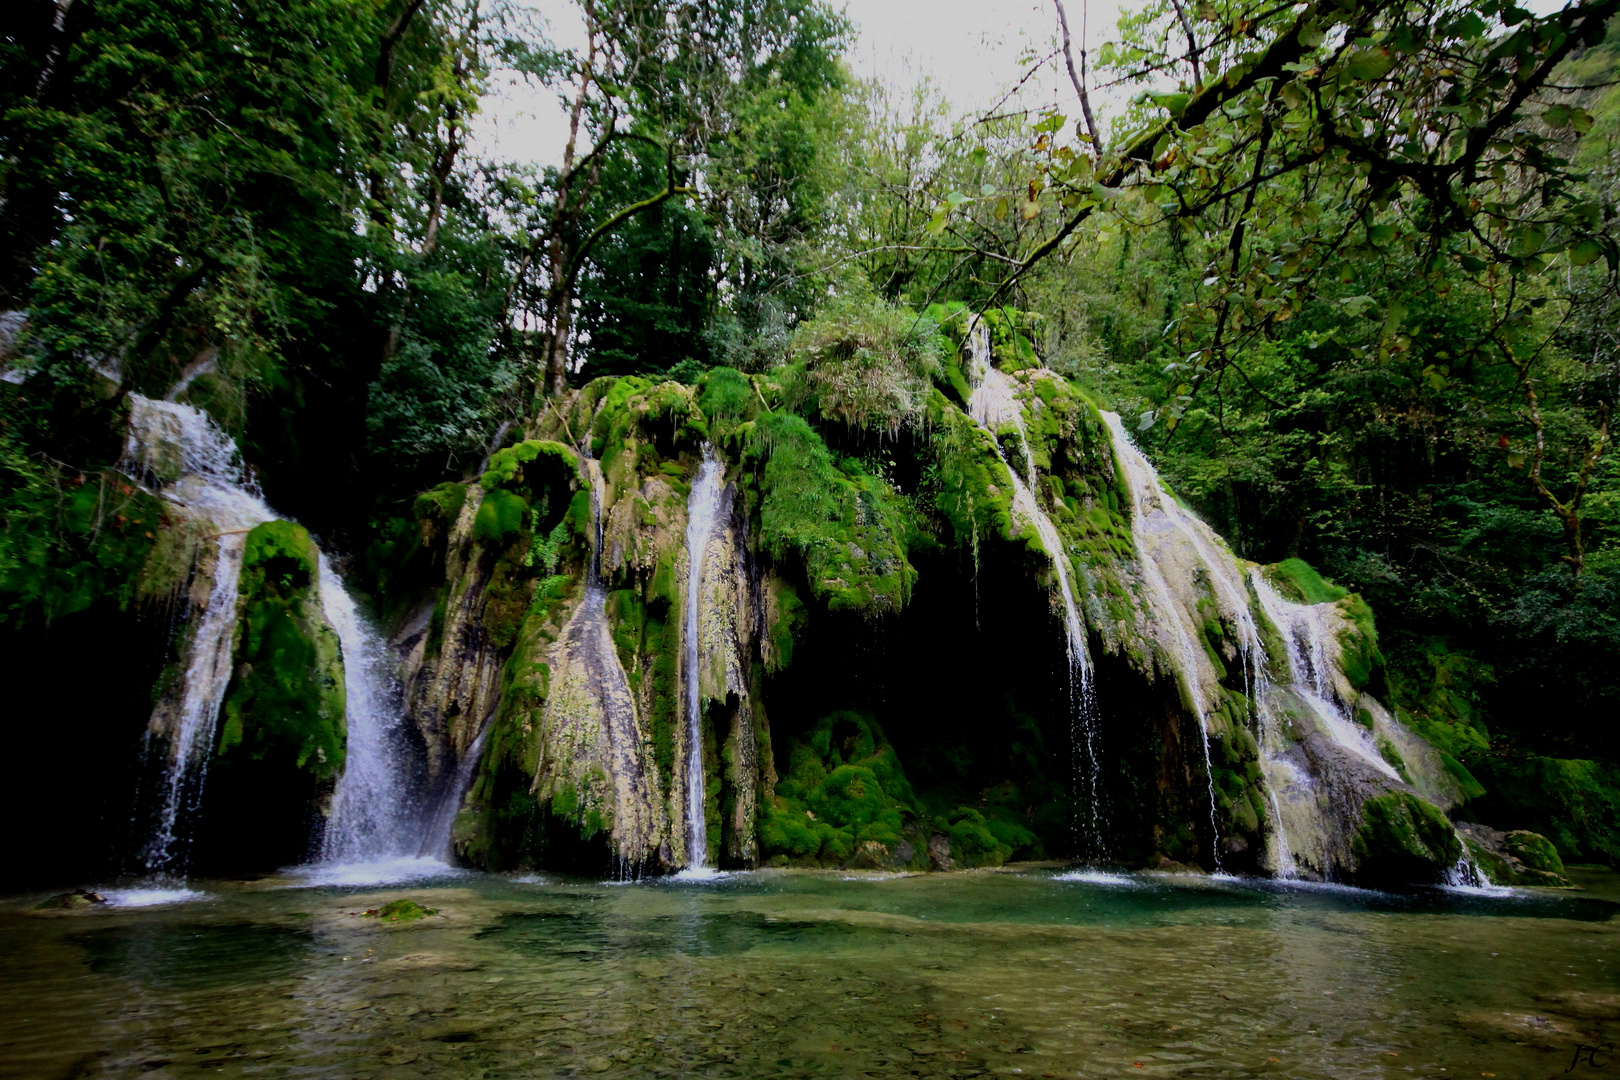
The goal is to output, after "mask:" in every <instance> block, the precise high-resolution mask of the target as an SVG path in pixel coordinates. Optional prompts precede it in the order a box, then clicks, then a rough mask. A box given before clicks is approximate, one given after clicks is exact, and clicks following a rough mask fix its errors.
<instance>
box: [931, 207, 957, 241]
mask: <svg viewBox="0 0 1620 1080" xmlns="http://www.w3.org/2000/svg"><path fill="white" fill-rule="evenodd" d="M950 216H951V210H950V207H948V206H941V207H940V208H939V209H938V210H935V211H934V216H933V217H931V218H929V219H928V235H929V236H938V235H939V234H940V233H942V232H944V231H945V223H946V222H947V221H949V220H950Z"/></svg>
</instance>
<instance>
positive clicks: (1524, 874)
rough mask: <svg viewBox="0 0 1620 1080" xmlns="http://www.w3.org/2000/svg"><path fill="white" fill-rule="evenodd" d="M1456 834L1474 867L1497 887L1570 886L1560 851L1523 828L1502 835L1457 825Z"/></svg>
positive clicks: (1478, 827) (1501, 833) (1487, 829)
mask: <svg viewBox="0 0 1620 1080" xmlns="http://www.w3.org/2000/svg"><path fill="white" fill-rule="evenodd" d="M1457 832H1458V834H1459V835H1461V836H1462V838H1463V843H1464V844H1466V845H1467V847H1468V854H1469V857H1470V858H1471V859H1472V860H1473V863H1474V866H1475V867H1476V868H1477V869H1478V870H1480V871H1481V872H1483V873H1484V875H1485V876H1486V877H1487V878H1489V879H1490V881H1491V883H1492V884H1494V885H1542V886H1551V887H1553V888H1567V887H1568V886H1569V879H1568V878H1566V877H1565V876H1564V862H1563V860H1562V859H1560V858H1559V857H1558V849H1557V848H1556V847H1554V846H1553V843H1552V841H1550V840H1548V839H1547V838H1546V837H1545V836H1542V835H1540V834H1539V833H1533V832H1529V831H1528V830H1524V829H1519V830H1515V831H1514V832H1510V833H1503V832H1499V831H1497V830H1496V829H1492V828H1490V827H1488V826H1485V825H1474V824H1470V823H1463V824H1460V825H1458V826H1457Z"/></svg>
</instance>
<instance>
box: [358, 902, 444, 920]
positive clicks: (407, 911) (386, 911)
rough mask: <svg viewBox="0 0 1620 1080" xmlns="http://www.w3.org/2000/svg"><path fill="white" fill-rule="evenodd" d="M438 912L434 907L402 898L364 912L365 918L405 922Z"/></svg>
mask: <svg viewBox="0 0 1620 1080" xmlns="http://www.w3.org/2000/svg"><path fill="white" fill-rule="evenodd" d="M438 913H439V912H438V910H437V909H436V908H430V907H423V906H422V905H421V904H418V903H417V902H416V901H415V900H409V899H403V900H390V901H388V903H386V904H384V905H383V906H382V907H377V908H372V909H371V910H369V911H367V912H366V913H365V914H366V917H367V918H372V919H377V920H378V921H380V922H385V923H407V922H415V921H417V920H418V919H425V918H427V917H428V916H429V915H437V914H438Z"/></svg>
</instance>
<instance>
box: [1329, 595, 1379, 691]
mask: <svg viewBox="0 0 1620 1080" xmlns="http://www.w3.org/2000/svg"><path fill="white" fill-rule="evenodd" d="M1339 610H1340V611H1341V612H1343V613H1344V615H1345V616H1346V617H1347V618H1348V619H1349V622H1350V625H1348V626H1346V627H1345V628H1344V629H1343V630H1340V631H1339V666H1340V668H1341V669H1342V670H1343V671H1344V677H1345V678H1346V679H1349V680H1350V685H1351V686H1353V687H1355V688H1356V689H1357V690H1366V689H1368V688H1369V687H1371V686H1372V685H1373V680H1374V678H1375V676H1377V675H1379V674H1381V669H1382V668H1383V666H1384V654H1383V653H1381V652H1379V651H1378V629H1377V627H1376V626H1375V625H1374V623H1373V613H1372V608H1370V607H1368V606H1367V602H1366V601H1365V600H1363V599H1362V598H1361V596H1360V595H1359V594H1357V593H1350V594H1349V595H1347V596H1345V597H1344V598H1343V599H1342V600H1340V601H1339Z"/></svg>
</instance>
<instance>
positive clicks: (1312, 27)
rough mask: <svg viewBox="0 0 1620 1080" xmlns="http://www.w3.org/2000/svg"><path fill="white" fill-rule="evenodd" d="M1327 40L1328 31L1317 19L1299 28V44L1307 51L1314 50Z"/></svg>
mask: <svg viewBox="0 0 1620 1080" xmlns="http://www.w3.org/2000/svg"><path fill="white" fill-rule="evenodd" d="M1326 39H1327V31H1326V30H1324V29H1323V28H1322V25H1321V24H1320V23H1318V22H1317V21H1316V20H1315V19H1312V20H1311V21H1310V22H1308V23H1306V24H1305V25H1304V26H1302V27H1300V28H1299V43H1300V44H1301V45H1303V46H1305V47H1306V48H1307V49H1314V48H1316V47H1317V46H1318V45H1320V44H1322V42H1323V41H1325V40H1326Z"/></svg>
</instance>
